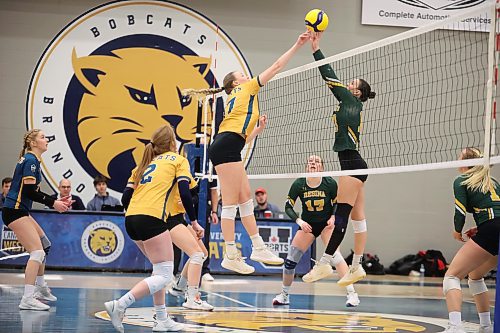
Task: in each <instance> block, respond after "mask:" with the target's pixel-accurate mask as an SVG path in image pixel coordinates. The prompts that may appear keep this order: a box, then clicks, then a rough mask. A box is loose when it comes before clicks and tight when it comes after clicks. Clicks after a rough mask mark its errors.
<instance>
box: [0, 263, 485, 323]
mask: <svg viewBox="0 0 500 333" xmlns="http://www.w3.org/2000/svg"><path fill="white" fill-rule="evenodd" d="M144 276H145V275H144V274H115V273H81V272H58V271H48V272H47V275H46V280H47V281H48V283H49V285H50V286H51V288H52V290H53V293H54V294H55V295H56V296H57V297H58V298H59V300H58V301H57V302H55V303H54V304H51V305H52V308H51V309H50V311H48V312H38V311H19V310H18V304H19V300H20V298H21V296H22V293H23V288H22V284H23V280H22V279H23V274H22V271H18V270H2V271H0V299H1V302H0V332H9V333H16V332H22V333H29V332H44V333H53V332H82V333H108V332H109V333H112V332H115V330H114V328H113V326H112V325H111V323H110V322H109V321H108V320H107V319H108V318H107V315H106V313H105V312H103V310H104V306H103V303H104V302H105V301H107V300H110V299H113V298H117V297H119V296H121V295H122V294H123V293H124V292H125V290H126V289H129V288H130V287H131V286H132V285H133V284H134V283H136V282H137V281H139V280H140V279H142V278H143V277H144ZM299 281H300V282H299ZM335 281H336V279H331V280H325V281H324V282H323V281H322V282H317V283H315V284H306V283H303V282H301V280H299V279H296V280H295V282H294V285H293V286H292V290H291V294H292V297H291V305H290V306H289V307H280V308H278V307H274V308H273V306H272V299H273V297H274V296H275V294H277V293H278V292H279V291H280V288H281V281H280V280H279V279H278V278H277V277H261V276H255V277H254V276H250V277H247V276H245V277H243V276H229V275H216V276H215V281H214V282H203V284H202V290H203V297H206V299H207V301H208V302H209V303H211V304H212V305H214V306H215V307H216V308H215V311H214V312H212V313H208V312H196V311H190V310H184V309H183V308H182V307H181V304H182V303H181V301H180V300H177V299H176V298H174V297H172V296H168V297H167V306H168V307H169V308H168V310H169V312H170V313H171V314H172V315H173V317H174V318H175V319H176V320H177V321H180V322H184V323H187V324H189V326H188V329H187V330H186V332H226V333H229V332H301V333H302V332H359V333H366V332H377V333H379V332H394V333H396V332H440V331H442V330H443V329H444V327H445V326H446V323H447V320H446V319H445V318H447V312H446V307H445V302H444V300H443V299H442V296H441V279H439V278H425V279H423V280H420V278H418V277H417V278H410V277H400V276H391V275H386V276H370V275H369V276H368V278H367V279H366V280H364V281H362V282H361V283H358V284H357V285H356V286H355V287H356V291H357V292H358V294H359V295H360V299H361V304H360V305H359V306H358V307H357V308H346V307H345V295H344V290H343V289H342V288H340V287H338V286H337V285H336V283H335ZM487 284H488V287H489V288H490V291H489V293H490V296H491V299H492V302H493V300H494V281H492V280H489V281H487ZM463 287H465V288H464V289H466V286H465V285H463ZM464 297H465V300H466V302H465V303H464V307H463V320H465V321H467V322H468V323H467V324H466V328H467V331H470V332H476V331H477V327H478V326H477V323H478V318H477V313H476V310H475V307H474V304H473V303H471V302H470V300H471V298H470V294H469V293H468V291H467V290H465V293H464ZM492 312H493V307H492ZM152 314H153V312H152V301H151V298H150V297H147V298H145V299H143V300H141V301H139V302H136V303H135V304H133V305H132V307H131V308H129V309H128V310H127V315H126V317H125V320H124V323H125V325H124V326H125V332H151V327H152Z"/></svg>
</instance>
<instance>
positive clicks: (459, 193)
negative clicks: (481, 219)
mask: <svg viewBox="0 0 500 333" xmlns="http://www.w3.org/2000/svg"><path fill="white" fill-rule="evenodd" d="M462 181H463V178H462V177H458V178H457V179H455V182H454V183H453V192H454V193H455V217H454V220H453V222H454V224H455V231H456V232H462V229H463V228H464V225H465V214H467V208H466V207H467V190H466V188H465V186H463V185H461V184H460V183H461V182H462Z"/></svg>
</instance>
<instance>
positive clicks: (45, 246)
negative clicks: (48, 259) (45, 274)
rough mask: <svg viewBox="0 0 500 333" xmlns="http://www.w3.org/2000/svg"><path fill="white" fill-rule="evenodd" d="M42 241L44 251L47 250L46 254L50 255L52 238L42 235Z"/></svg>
mask: <svg viewBox="0 0 500 333" xmlns="http://www.w3.org/2000/svg"><path fill="white" fill-rule="evenodd" d="M40 241H41V242H42V247H43V251H44V252H45V256H48V255H49V252H50V247H51V246H52V243H51V242H50V239H48V238H47V236H46V235H43V236H42V237H40Z"/></svg>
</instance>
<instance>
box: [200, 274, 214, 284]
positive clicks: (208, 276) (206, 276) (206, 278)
mask: <svg viewBox="0 0 500 333" xmlns="http://www.w3.org/2000/svg"><path fill="white" fill-rule="evenodd" d="M201 278H202V279H203V281H207V282H212V281H214V280H215V279H214V277H213V276H212V274H210V273H205V274H203V276H202V277H201Z"/></svg>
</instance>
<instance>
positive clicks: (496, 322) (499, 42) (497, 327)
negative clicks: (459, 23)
mask: <svg viewBox="0 0 500 333" xmlns="http://www.w3.org/2000/svg"><path fill="white" fill-rule="evenodd" d="M499 4H500V1H499V0H497V1H496V6H495V13H494V15H493V16H492V19H493V22H492V27H491V30H492V31H493V32H494V38H495V49H494V61H495V64H494V66H495V69H494V71H495V78H494V79H495V82H494V83H495V92H496V90H497V88H498V86H497V83H498V56H499V51H500V39H499V37H500V35H499V34H497V24H498V22H499V20H498V17H499V14H500V11H499V10H498V9H497V7H498V6H499ZM490 38H491V35H490ZM495 95H496V94H495ZM494 98H495V97H494ZM493 124H494V128H493V132H492V138H491V145H492V151H491V152H492V153H493V154H496V151H495V129H496V98H495V99H494V100H493ZM499 271H500V261H499V262H498V264H497V276H496V286H495V315H494V319H493V332H494V333H500V310H498V309H497V307H496V305H497V304H500V293H499V292H498V286H499V285H500V276H499V274H498V272H499Z"/></svg>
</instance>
